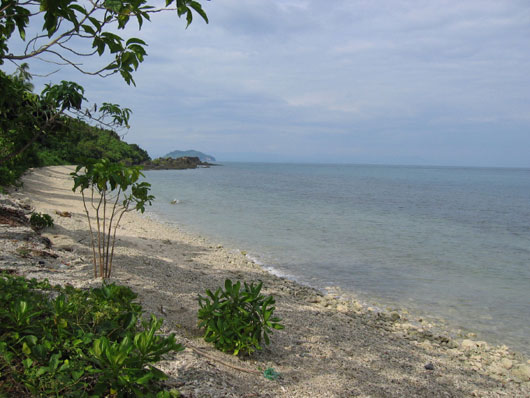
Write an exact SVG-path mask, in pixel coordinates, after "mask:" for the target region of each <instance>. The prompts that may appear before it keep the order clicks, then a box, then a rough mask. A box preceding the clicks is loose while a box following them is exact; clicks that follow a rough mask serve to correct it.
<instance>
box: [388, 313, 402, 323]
mask: <svg viewBox="0 0 530 398" xmlns="http://www.w3.org/2000/svg"><path fill="white" fill-rule="evenodd" d="M390 319H392V320H393V321H394V322H396V321H398V320H399V319H401V316H399V314H398V313H397V312H392V313H391V314H390Z"/></svg>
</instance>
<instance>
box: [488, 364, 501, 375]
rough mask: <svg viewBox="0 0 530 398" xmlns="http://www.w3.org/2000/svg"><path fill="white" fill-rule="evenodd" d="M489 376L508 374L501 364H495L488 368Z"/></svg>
mask: <svg viewBox="0 0 530 398" xmlns="http://www.w3.org/2000/svg"><path fill="white" fill-rule="evenodd" d="M487 371H488V373H489V374H497V375H504V374H506V369H505V368H504V367H503V366H502V365H501V364H499V363H493V364H491V365H490V366H488V369H487Z"/></svg>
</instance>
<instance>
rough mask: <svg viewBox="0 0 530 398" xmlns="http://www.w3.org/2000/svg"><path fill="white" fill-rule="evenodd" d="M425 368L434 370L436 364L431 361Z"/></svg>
mask: <svg viewBox="0 0 530 398" xmlns="http://www.w3.org/2000/svg"><path fill="white" fill-rule="evenodd" d="M424 368H425V369H427V370H434V365H433V363H432V362H429V363H428V364H426V365H425V366H424Z"/></svg>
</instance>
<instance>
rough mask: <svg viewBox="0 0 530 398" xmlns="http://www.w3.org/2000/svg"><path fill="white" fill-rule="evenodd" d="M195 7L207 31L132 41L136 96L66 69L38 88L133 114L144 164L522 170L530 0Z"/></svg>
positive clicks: (526, 147) (526, 152) (173, 30)
mask: <svg viewBox="0 0 530 398" xmlns="http://www.w3.org/2000/svg"><path fill="white" fill-rule="evenodd" d="M201 3H202V4H203V8H204V10H205V11H206V13H207V14H208V17H209V20H210V23H209V24H205V23H204V22H203V21H202V20H201V19H200V18H199V17H198V16H196V17H195V21H194V22H193V24H192V25H191V26H190V27H189V28H188V29H185V21H184V20H179V19H177V17H176V15H174V14H169V13H166V14H157V15H156V16H155V17H154V18H153V20H152V23H148V24H146V25H144V27H143V28H142V30H141V31H140V33H136V32H133V31H131V34H134V35H135V36H137V37H141V38H142V39H144V40H145V41H146V42H147V43H148V44H149V47H148V49H147V50H148V56H147V57H146V59H145V61H144V62H143V64H142V65H141V66H140V68H139V70H138V71H137V72H136V74H135V76H134V78H135V81H136V87H133V86H131V87H129V86H127V85H126V84H125V82H124V81H123V80H122V79H121V78H120V77H119V76H113V77H110V78H105V79H102V78H97V77H88V76H84V75H80V74H79V73H77V72H75V71H73V70H70V69H67V68H65V69H63V70H62V71H61V72H59V73H56V74H54V75H51V76H49V77H46V78H35V84H36V86H37V87H39V85H42V84H44V83H46V82H50V81H51V82H56V81H60V80H63V79H66V80H74V81H77V82H80V83H81V84H82V85H83V86H84V87H85V89H86V93H85V94H86V97H87V98H88V99H89V100H90V101H92V102H96V103H101V102H104V101H105V102H113V103H119V104H121V105H122V106H125V107H129V108H131V109H132V110H133V116H132V119H131V128H130V130H129V131H128V132H127V135H126V136H125V140H126V141H128V142H131V143H132V142H134V143H137V144H138V145H140V146H141V147H143V148H145V149H146V150H147V151H148V152H149V154H150V155H151V157H158V156H163V155H165V154H166V153H168V152H170V151H172V150H175V149H180V150H186V149H196V150H199V151H202V152H205V153H208V154H211V155H213V156H215V157H216V158H217V159H218V160H219V161H273V162H325V163H376V164H413V165H417V164H418V165H420V164H424V165H449V166H481V167H490V166H493V167H530V73H529V72H530V2H529V1H528V0H522V1H516V0H503V1H499V0H495V1H489V0H466V1H462V0H432V1H412V0H411V1H408V0H380V1H373V0H372V1H368V0H333V1H326V2H322V1H317V0H267V1H263V0H212V1H201ZM87 62H94V63H97V62H100V61H99V60H97V59H91V60H89V61H87ZM31 68H32V69H31V70H32V71H41V70H43V69H42V68H50V65H45V66H43V65H35V66H34V65H33V64H32V66H31Z"/></svg>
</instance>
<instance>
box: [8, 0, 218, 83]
mask: <svg viewBox="0 0 530 398" xmlns="http://www.w3.org/2000/svg"><path fill="white" fill-rule="evenodd" d="M153 4H156V3H154V2H152V3H151V2H148V0H94V1H90V2H84V1H79V0H54V1H49V0H27V1H24V2H19V1H8V0H2V2H1V6H0V65H1V64H2V63H4V61H5V60H10V61H14V62H16V61H21V60H26V59H29V58H34V57H38V58H39V59H44V60H45V61H48V62H52V63H55V64H57V63H59V64H60V65H69V66H71V67H73V68H75V69H77V70H79V71H81V72H83V73H87V74H90V75H99V76H108V75H109V74H114V73H120V74H121V76H122V77H123V79H124V80H125V81H126V82H127V84H130V83H133V84H134V80H133V78H132V73H133V72H134V71H135V70H136V69H137V68H138V66H139V64H140V63H141V62H143V60H144V58H145V56H146V50H145V47H146V46H147V44H146V43H145V42H144V41H143V40H141V39H139V38H135V37H131V38H129V39H127V40H126V39H124V38H123V37H121V36H119V35H118V34H117V32H119V31H120V30H121V31H124V30H125V29H126V28H128V29H127V30H128V31H130V26H129V22H130V21H131V19H132V20H135V21H136V22H137V24H138V25H137V28H138V30H140V29H141V27H142V25H143V23H144V21H145V20H147V21H149V20H150V15H151V14H152V13H155V12H160V11H170V10H175V11H176V13H177V15H178V16H179V17H180V16H185V17H186V21H187V26H189V24H190V23H191V22H192V20H193V14H192V10H193V11H195V12H196V13H198V14H199V15H200V16H201V17H202V18H203V19H204V20H205V21H206V22H208V18H207V16H206V14H205V12H204V11H203V10H202V6H201V5H200V3H198V2H197V1H194V0H166V1H165V7H163V8H155V7H154V5H153ZM172 7H174V8H172ZM29 26H42V32H41V33H39V34H37V35H35V36H33V37H32V38H31V39H29V40H27V46H26V47H25V48H24V50H23V51H21V52H20V53H18V54H12V53H11V51H12V48H11V47H10V42H11V41H12V40H11V39H12V37H13V35H14V34H15V31H17V32H18V36H19V37H20V39H22V40H23V41H26V31H27V30H28V27H29ZM72 43H75V44H76V47H73V44H72ZM96 54H97V55H98V56H100V57H101V56H104V55H106V56H107V57H106V58H109V57H110V62H109V59H105V60H104V62H103V66H102V67H100V68H98V69H96V70H85V69H83V57H91V56H95V55H96Z"/></svg>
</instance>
